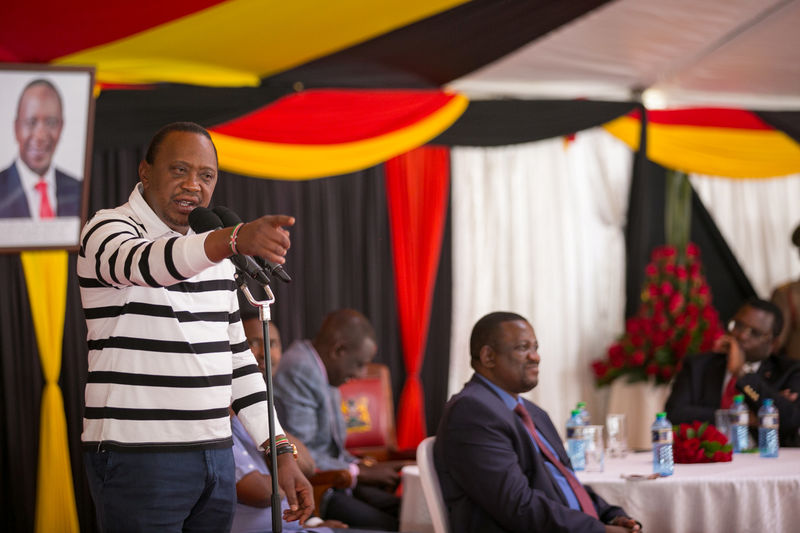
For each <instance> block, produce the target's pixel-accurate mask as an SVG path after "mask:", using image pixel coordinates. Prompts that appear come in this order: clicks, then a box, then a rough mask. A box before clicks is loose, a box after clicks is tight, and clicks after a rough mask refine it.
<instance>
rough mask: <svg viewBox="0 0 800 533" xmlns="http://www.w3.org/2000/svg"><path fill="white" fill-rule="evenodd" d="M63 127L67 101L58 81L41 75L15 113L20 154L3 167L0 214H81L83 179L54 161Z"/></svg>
mask: <svg viewBox="0 0 800 533" xmlns="http://www.w3.org/2000/svg"><path fill="white" fill-rule="evenodd" d="M63 126H64V118H63V101H62V99H61V95H60V94H59V92H58V89H56V87H55V85H53V84H52V83H51V82H49V81H47V80H45V79H41V78H39V79H35V80H33V81H31V82H30V83H28V84H27V85H26V86H25V88H24V89H23V90H22V94H21V95H20V97H19V101H18V102H17V112H16V115H15V118H14V136H15V138H16V140H17V146H18V148H19V153H18V157H17V158H16V159H15V160H14V162H13V163H12V164H11V166H9V167H8V168H6V169H4V170H3V171H2V172H0V218H32V219H35V220H41V219H48V218H53V217H56V216H58V217H72V216H78V215H79V214H80V207H81V181H80V180H77V179H75V178H73V177H72V176H69V175H68V174H66V173H65V172H63V171H62V170H60V169H57V168H56V167H55V165H54V164H53V154H54V153H55V150H56V146H57V145H58V141H59V139H60V137H61V131H62V129H63Z"/></svg>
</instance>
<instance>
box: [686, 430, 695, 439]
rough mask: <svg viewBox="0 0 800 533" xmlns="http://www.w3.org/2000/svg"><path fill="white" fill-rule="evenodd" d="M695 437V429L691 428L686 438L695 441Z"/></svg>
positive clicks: (687, 431)
mask: <svg viewBox="0 0 800 533" xmlns="http://www.w3.org/2000/svg"><path fill="white" fill-rule="evenodd" d="M694 437H695V433H694V428H689V429H687V430H686V438H687V439H693V438H694Z"/></svg>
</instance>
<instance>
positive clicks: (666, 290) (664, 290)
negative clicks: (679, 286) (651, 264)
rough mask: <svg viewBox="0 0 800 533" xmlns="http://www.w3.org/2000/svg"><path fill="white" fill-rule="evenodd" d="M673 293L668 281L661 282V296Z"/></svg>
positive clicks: (673, 290)
mask: <svg viewBox="0 0 800 533" xmlns="http://www.w3.org/2000/svg"><path fill="white" fill-rule="evenodd" d="M674 292H675V288H674V287H673V286H672V283H670V282H669V281H662V282H661V294H663V295H664V296H669V295H670V294H672V293H674Z"/></svg>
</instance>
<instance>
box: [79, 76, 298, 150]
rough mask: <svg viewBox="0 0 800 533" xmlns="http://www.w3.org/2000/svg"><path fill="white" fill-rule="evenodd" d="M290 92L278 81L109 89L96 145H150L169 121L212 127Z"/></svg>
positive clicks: (101, 100) (99, 113)
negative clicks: (248, 85) (216, 85)
mask: <svg viewBox="0 0 800 533" xmlns="http://www.w3.org/2000/svg"><path fill="white" fill-rule="evenodd" d="M291 92H292V88H291V87H288V86H286V85H284V84H281V83H280V82H272V83H270V84H269V85H263V86H261V87H237V88H230V87H198V86H194V85H178V84H162V85H156V86H153V87H151V88H145V89H139V90H106V91H103V92H102V93H100V96H99V97H98V99H97V102H96V108H95V116H96V117H97V121H96V123H95V130H94V138H95V148H96V149H106V148H129V147H131V146H132V145H137V144H138V145H146V144H147V143H148V142H149V140H150V138H151V137H152V136H153V133H155V132H156V130H158V128H160V127H161V126H163V125H164V124H169V123H170V122H177V121H191V122H197V123H198V124H201V125H202V126H205V127H207V128H209V127H212V126H216V125H218V124H222V123H223V122H227V121H229V120H232V119H234V118H238V117H240V116H242V115H244V114H246V113H248V112H250V111H253V110H255V109H258V108H260V107H263V106H265V105H267V104H269V103H270V102H273V101H274V100H277V99H278V98H280V97H281V96H284V95H286V94H289V93H291ZM110 117H113V120H110Z"/></svg>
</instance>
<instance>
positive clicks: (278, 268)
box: [214, 205, 292, 283]
mask: <svg viewBox="0 0 800 533" xmlns="http://www.w3.org/2000/svg"><path fill="white" fill-rule="evenodd" d="M214 213H216V214H217V216H219V218H220V220H221V221H222V223H223V224H224V225H225V226H235V225H236V224H238V223H239V222H241V221H242V219H241V218H240V217H239V215H237V214H236V212H235V211H233V210H232V209H229V208H227V207H225V206H224V205H218V206H216V207H215V208H214ZM253 259H255V260H256V263H258V264H259V265H261V268H263V269H265V270H266V271H267V272H269V273H270V274H271V275H273V276H277V277H278V279H279V280H281V281H282V282H284V283H289V282H291V281H292V278H291V276H289V274H288V273H287V272H286V271H285V270H284V269H283V265H279V264H278V263H273V262H272V261H267V260H266V259H264V258H263V257H258V256H257V255H256V256H253Z"/></svg>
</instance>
